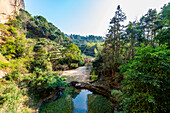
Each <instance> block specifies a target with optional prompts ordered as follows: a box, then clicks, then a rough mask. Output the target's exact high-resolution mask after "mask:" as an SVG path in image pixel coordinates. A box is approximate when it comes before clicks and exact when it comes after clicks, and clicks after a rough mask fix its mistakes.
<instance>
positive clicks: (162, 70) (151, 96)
mask: <svg viewBox="0 0 170 113" xmlns="http://www.w3.org/2000/svg"><path fill="white" fill-rule="evenodd" d="M169 54H170V50H167V49H166V48H165V47H156V48H153V47H151V46H147V47H145V48H144V47H141V48H138V51H137V52H136V55H137V56H136V57H135V60H133V61H132V62H131V63H129V64H127V65H125V66H122V67H121V72H122V73H123V76H124V80H123V82H122V84H123V89H122V92H123V99H122V101H121V104H120V105H121V106H122V108H123V110H124V111H126V112H132V113H133V112H157V113H162V112H168V108H169V104H168V103H169V101H168V100H169V99H170V98H169V97H170V95H169V93H168V92H169V88H168V87H169V86H168V85H169V84H170V83H169V80H168V79H169V75H170V73H169V72H170V70H169V69H170V56H169Z"/></svg>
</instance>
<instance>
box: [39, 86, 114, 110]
mask: <svg viewBox="0 0 170 113" xmlns="http://www.w3.org/2000/svg"><path fill="white" fill-rule="evenodd" d="M112 106H113V104H112V103H111V102H110V101H109V100H108V99H107V98H106V97H103V96H101V95H98V94H93V92H91V91H88V90H85V89H81V90H80V89H75V88H73V87H67V88H66V90H65V91H64V92H63V94H62V97H61V98H59V99H57V100H56V101H54V102H51V103H46V104H44V105H42V107H41V108H40V113H112V111H113V108H112Z"/></svg>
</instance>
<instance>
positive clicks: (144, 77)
mask: <svg viewBox="0 0 170 113" xmlns="http://www.w3.org/2000/svg"><path fill="white" fill-rule="evenodd" d="M169 11H170V3H168V4H167V5H164V6H163V7H162V10H161V11H160V12H159V13H158V12H157V11H156V9H149V10H148V12H147V14H145V15H144V16H142V17H141V18H140V20H138V21H137V20H136V21H133V22H129V24H128V25H126V26H125V25H123V24H122V23H123V22H124V20H126V15H125V13H124V12H123V11H122V9H121V8H120V6H118V7H117V10H116V12H115V15H114V17H113V18H112V19H111V22H110V28H109V32H108V34H107V35H106V37H105V39H104V38H103V37H100V36H92V35H90V36H80V35H70V36H66V35H65V34H64V33H63V32H61V31H60V29H58V28H57V27H56V26H54V25H53V24H52V23H50V22H48V21H47V20H46V19H45V18H44V17H42V16H34V17H32V16H31V14H29V13H28V12H27V11H25V10H22V9H21V10H20V14H19V15H16V16H15V17H13V18H10V19H9V22H7V23H5V24H0V73H2V75H0V92H1V93H0V112H2V113H4V112H8V113H16V112H23V113H25V112H26V113H28V112H36V107H37V105H38V104H39V102H40V101H41V100H43V99H45V98H47V97H48V96H50V94H51V93H52V92H53V91H60V89H61V87H62V88H63V87H66V86H67V85H66V83H65V82H64V81H65V78H62V77H60V74H61V73H60V72H59V71H61V70H67V69H74V68H77V67H79V66H82V65H84V64H85V63H89V62H90V60H89V58H88V57H87V56H90V57H95V60H94V61H93V71H92V76H91V79H92V80H96V79H100V78H102V79H103V81H106V82H108V83H107V86H108V87H107V88H108V90H110V91H111V95H112V96H113V97H114V98H115V99H116V100H117V102H118V103H117V105H116V109H118V112H119V111H120V112H128V113H131V112H157V113H163V112H168V111H169V99H170V98H169V97H170V95H169V90H170V89H169V84H170V83H169V78H170V76H169V75H170V73H169V72H170V70H169V68H170V57H169V56H170V51H169V48H170V40H169V39H170V38H169V37H170V28H169V26H170V15H169ZM72 43H74V44H72ZM81 52H82V53H81ZM69 79H70V80H72V78H71V77H70V78H69ZM101 81H102V80H101ZM101 85H103V84H102V83H101ZM99 86H100V85H99ZM77 94H78V93H77V92H75V91H74V89H73V88H72V87H69V88H66V90H65V91H64V93H63V96H62V97H61V98H60V99H58V100H57V101H54V102H51V103H48V104H45V105H44V106H43V107H42V108H41V110H40V111H41V112H50V113H52V112H56V111H59V112H60V111H61V112H64V113H68V112H72V111H73V103H72V98H75V97H76V95H77ZM92 97H93V98H92ZM88 98H89V101H88V105H89V113H93V112H97V113H98V112H108V113H110V112H113V108H112V107H113V106H110V102H109V101H107V99H106V98H101V96H98V95H97V96H96V95H95V96H94V95H89V96H88ZM96 103H97V104H98V105H99V108H98V107H96V106H95V105H96ZM108 105H109V106H108ZM111 105H112V104H111Z"/></svg>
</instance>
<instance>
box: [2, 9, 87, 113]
mask: <svg viewBox="0 0 170 113" xmlns="http://www.w3.org/2000/svg"><path fill="white" fill-rule="evenodd" d="M0 33H1V34H0V73H2V74H3V75H1V76H0V86H1V87H0V92H2V93H0V112H35V110H36V107H37V104H38V102H39V101H40V99H44V98H46V97H48V96H49V95H50V94H51V93H52V92H53V91H58V90H60V87H65V86H66V83H65V82H64V78H62V77H60V74H61V73H59V72H54V70H55V71H58V69H56V68H55V67H56V65H63V64H62V63H61V64H58V63H57V62H58V59H60V58H62V59H67V60H68V61H70V60H73V61H72V63H77V65H76V66H73V67H78V64H79V65H82V64H84V59H83V57H82V56H81V55H80V52H81V51H80V50H79V48H78V47H77V46H76V47H77V48H76V49H77V50H78V51H77V52H75V49H74V48H75V46H74V47H71V46H68V45H69V44H70V42H71V40H70V39H68V38H67V37H66V36H65V35H64V33H62V32H61V31H60V30H59V29H58V28H57V27H55V26H54V25H53V24H52V23H49V22H48V21H47V20H46V19H45V18H44V17H42V16H35V17H32V16H31V15H30V14H29V13H28V12H27V11H25V10H21V11H20V14H19V15H16V16H15V17H13V18H10V19H9V22H7V23H5V24H0ZM66 46H68V47H67V48H66ZM63 50H67V51H70V54H75V53H76V54H77V56H75V57H76V58H73V59H69V57H68V56H69V55H66V53H65V54H64V55H63V54H62V52H61V51H63ZM72 52H73V53H72ZM62 55H63V56H62ZM66 63H67V62H66ZM72 63H71V64H69V66H71V65H72ZM24 99H25V100H24ZM22 106H24V107H23V109H21V107H22Z"/></svg>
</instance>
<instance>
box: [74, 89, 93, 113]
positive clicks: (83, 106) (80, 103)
mask: <svg viewBox="0 0 170 113" xmlns="http://www.w3.org/2000/svg"><path fill="white" fill-rule="evenodd" d="M89 94H92V92H90V91H88V90H81V92H80V93H79V95H77V96H76V98H75V99H72V101H73V106H74V110H73V113H86V112H87V111H88V103H87V101H88V95H89Z"/></svg>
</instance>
